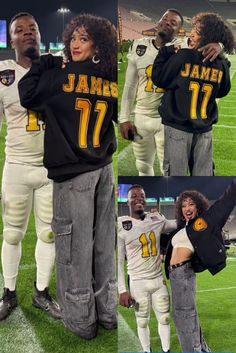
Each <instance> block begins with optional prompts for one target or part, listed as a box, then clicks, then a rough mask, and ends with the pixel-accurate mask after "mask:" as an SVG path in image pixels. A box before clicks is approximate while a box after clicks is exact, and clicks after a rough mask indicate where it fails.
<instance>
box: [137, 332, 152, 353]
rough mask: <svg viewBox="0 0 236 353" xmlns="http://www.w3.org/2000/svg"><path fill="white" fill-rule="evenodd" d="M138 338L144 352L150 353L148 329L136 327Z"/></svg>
mask: <svg viewBox="0 0 236 353" xmlns="http://www.w3.org/2000/svg"><path fill="white" fill-rule="evenodd" d="M138 337H139V340H140V343H141V346H142V348H143V351H144V352H150V331H149V327H148V326H147V327H139V326H138Z"/></svg>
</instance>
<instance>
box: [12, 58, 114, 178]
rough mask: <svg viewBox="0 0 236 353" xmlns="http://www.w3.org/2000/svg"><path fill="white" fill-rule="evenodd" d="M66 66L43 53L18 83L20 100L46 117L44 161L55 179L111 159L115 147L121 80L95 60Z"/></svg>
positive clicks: (49, 173)
mask: <svg viewBox="0 0 236 353" xmlns="http://www.w3.org/2000/svg"><path fill="white" fill-rule="evenodd" d="M61 67H62V58H60V57H55V56H52V55H50V54H48V55H42V56H41V57H40V59H39V60H37V61H34V62H33V64H32V67H31V69H30V71H29V72H28V73H27V74H26V75H25V76H24V77H23V78H22V79H21V80H20V82H19V86H18V87H19V94H20V101H21V104H22V105H23V106H24V107H25V108H27V109H31V110H34V111H38V112H40V113H43V115H44V116H45V117H46V118H45V121H46V130H45V142H44V165H45V167H46V168H47V169H48V177H49V178H51V179H53V180H55V181H63V180H66V179H69V178H71V177H73V176H76V175H77V174H81V173H84V172H88V171H92V170H96V169H99V168H101V167H103V166H105V165H106V164H108V163H111V161H112V154H113V153H114V151H115V150H116V138H115V133H114V126H113V120H114V121H117V97H118V89H117V83H116V82H112V80H110V78H109V77H103V76H102V75H101V74H100V72H99V64H97V65H96V64H94V63H93V62H92V61H91V60H89V61H85V62H81V63H76V62H69V63H67V64H66V67H65V68H64V69H62V68H61Z"/></svg>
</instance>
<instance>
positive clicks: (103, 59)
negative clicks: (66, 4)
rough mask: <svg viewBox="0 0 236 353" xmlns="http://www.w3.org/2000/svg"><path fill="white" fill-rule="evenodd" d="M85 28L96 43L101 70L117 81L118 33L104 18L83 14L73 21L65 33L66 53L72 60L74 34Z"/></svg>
mask: <svg viewBox="0 0 236 353" xmlns="http://www.w3.org/2000/svg"><path fill="white" fill-rule="evenodd" d="M80 27H83V28H84V29H85V30H86V32H87V33H88V35H89V36H90V37H91V39H92V41H93V42H94V46H95V50H96V56H97V57H98V58H99V59H100V63H99V64H98V65H99V69H100V71H101V73H102V74H104V75H105V76H107V75H108V77H109V78H111V79H112V80H114V81H115V80H116V79H117V32H116V29H115V26H114V25H112V23H111V22H110V21H109V20H108V19H106V18H103V17H99V16H95V15H91V14H81V15H78V16H77V17H75V18H74V19H72V20H71V22H70V23H69V24H68V25H67V26H66V28H65V31H64V33H63V42H64V44H65V49H64V53H65V56H66V57H67V59H68V60H72V57H71V53H70V42H71V37H72V34H73V32H74V31H75V30H76V29H77V28H80Z"/></svg>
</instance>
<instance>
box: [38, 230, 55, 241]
mask: <svg viewBox="0 0 236 353" xmlns="http://www.w3.org/2000/svg"><path fill="white" fill-rule="evenodd" d="M38 238H39V239H40V240H42V241H43V242H44V243H54V241H55V235H54V233H53V232H52V230H51V229H50V228H48V229H43V230H41V231H40V233H39V234H38Z"/></svg>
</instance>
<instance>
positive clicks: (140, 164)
mask: <svg viewBox="0 0 236 353" xmlns="http://www.w3.org/2000/svg"><path fill="white" fill-rule="evenodd" d="M136 168H137V170H138V172H139V173H142V174H146V175H150V176H153V175H154V171H153V165H151V164H148V163H146V162H144V161H140V160H138V159H136Z"/></svg>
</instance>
